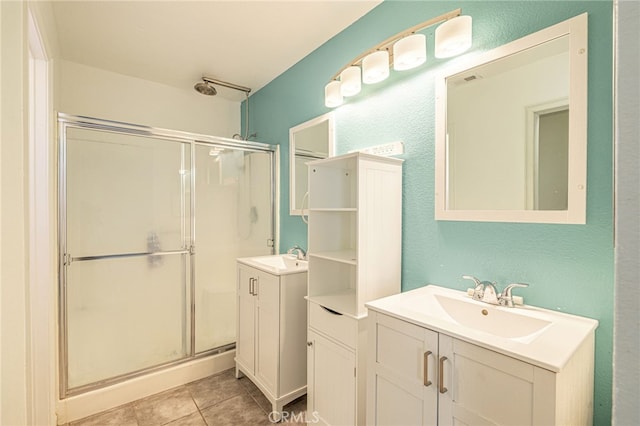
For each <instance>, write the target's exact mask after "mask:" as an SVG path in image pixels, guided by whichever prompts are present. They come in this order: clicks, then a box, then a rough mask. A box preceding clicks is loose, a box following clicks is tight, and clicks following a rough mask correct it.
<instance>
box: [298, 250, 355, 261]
mask: <svg viewBox="0 0 640 426" xmlns="http://www.w3.org/2000/svg"><path fill="white" fill-rule="evenodd" d="M309 256H310V257H312V256H315V257H319V258H321V259H325V260H332V261H334V262H342V263H347V264H349V265H356V264H357V258H356V251H355V250H337V251H321V252H316V253H309Z"/></svg>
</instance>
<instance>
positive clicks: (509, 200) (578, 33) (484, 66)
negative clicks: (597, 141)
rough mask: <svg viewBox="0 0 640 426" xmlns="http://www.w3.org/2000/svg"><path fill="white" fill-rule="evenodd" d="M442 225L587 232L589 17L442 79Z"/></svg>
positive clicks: (438, 206)
mask: <svg viewBox="0 0 640 426" xmlns="http://www.w3.org/2000/svg"><path fill="white" fill-rule="evenodd" d="M435 169H436V177H435V191H436V193H435V218H436V220H463V221H488V222H536V223H573V224H584V223H586V185H587V172H586V170H587V14H586V13H585V14H582V15H579V16H576V17H574V18H571V19H569V20H567V21H564V22H561V23H559V24H556V25H553V26H551V27H548V28H545V29H543V30H540V31H538V32H536V33H533V34H531V35H528V36H526V37H523V38H521V39H518V40H516V41H513V42H511V43H508V44H505V45H503V46H501V47H498V48H496V49H494V50H491V51H489V52H485V53H483V54H481V55H479V56H477V57H475V58H472V59H471V60H470V62H467V63H466V64H457V65H456V66H455V67H453V68H450V69H448V70H447V71H445V72H444V73H443V74H442V75H440V76H438V78H437V79H436V164H435Z"/></svg>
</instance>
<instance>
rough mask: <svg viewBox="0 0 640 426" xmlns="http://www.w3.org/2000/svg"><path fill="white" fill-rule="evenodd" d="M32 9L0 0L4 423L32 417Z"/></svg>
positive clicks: (0, 373)
mask: <svg viewBox="0 0 640 426" xmlns="http://www.w3.org/2000/svg"><path fill="white" fill-rule="evenodd" d="M26 17H27V9H26V5H25V3H23V2H6V1H3V2H0V140H1V141H2V143H1V144H0V235H2V238H1V239H0V424H3V425H24V424H27V422H28V414H27V409H28V398H27V371H28V370H27V369H28V361H27V359H28V348H27V327H28V321H27V315H28V308H27V297H28V286H27V278H28V273H27V271H28V265H27V256H26V252H27V249H28V247H27V232H26V219H27V217H28V209H27V200H26V159H25V154H26V149H27V148H26V147H27V140H28V139H27V87H28V86H27V76H28V68H27V35H26V22H27V21H26Z"/></svg>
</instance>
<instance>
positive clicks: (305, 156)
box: [289, 112, 334, 216]
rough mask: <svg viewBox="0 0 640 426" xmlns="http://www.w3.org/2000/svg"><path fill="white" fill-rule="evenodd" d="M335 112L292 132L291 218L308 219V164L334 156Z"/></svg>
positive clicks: (290, 162)
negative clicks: (303, 216)
mask: <svg viewBox="0 0 640 426" xmlns="http://www.w3.org/2000/svg"><path fill="white" fill-rule="evenodd" d="M333 149H334V117H333V112H329V113H326V114H323V115H321V116H319V117H316V118H313V119H311V120H309V121H305V122H304V123H301V124H298V125H297V126H294V127H292V128H291V129H289V214H291V215H292V216H294V215H297V216H301V215H306V206H307V197H306V194H307V190H308V183H307V181H308V179H309V171H308V167H307V165H306V163H307V162H308V161H312V160H318V159H322V158H327V157H331V156H333Z"/></svg>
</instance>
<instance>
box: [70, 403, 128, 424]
mask: <svg viewBox="0 0 640 426" xmlns="http://www.w3.org/2000/svg"><path fill="white" fill-rule="evenodd" d="M69 426H138V420H137V418H136V413H135V411H134V408H133V405H132V404H127V405H123V406H120V407H116V408H114V409H111V410H109V411H104V412H102V413H98V414H95V415H93V416H90V417H85V418H84V419H80V420H76V421H74V422H70V423H69Z"/></svg>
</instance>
